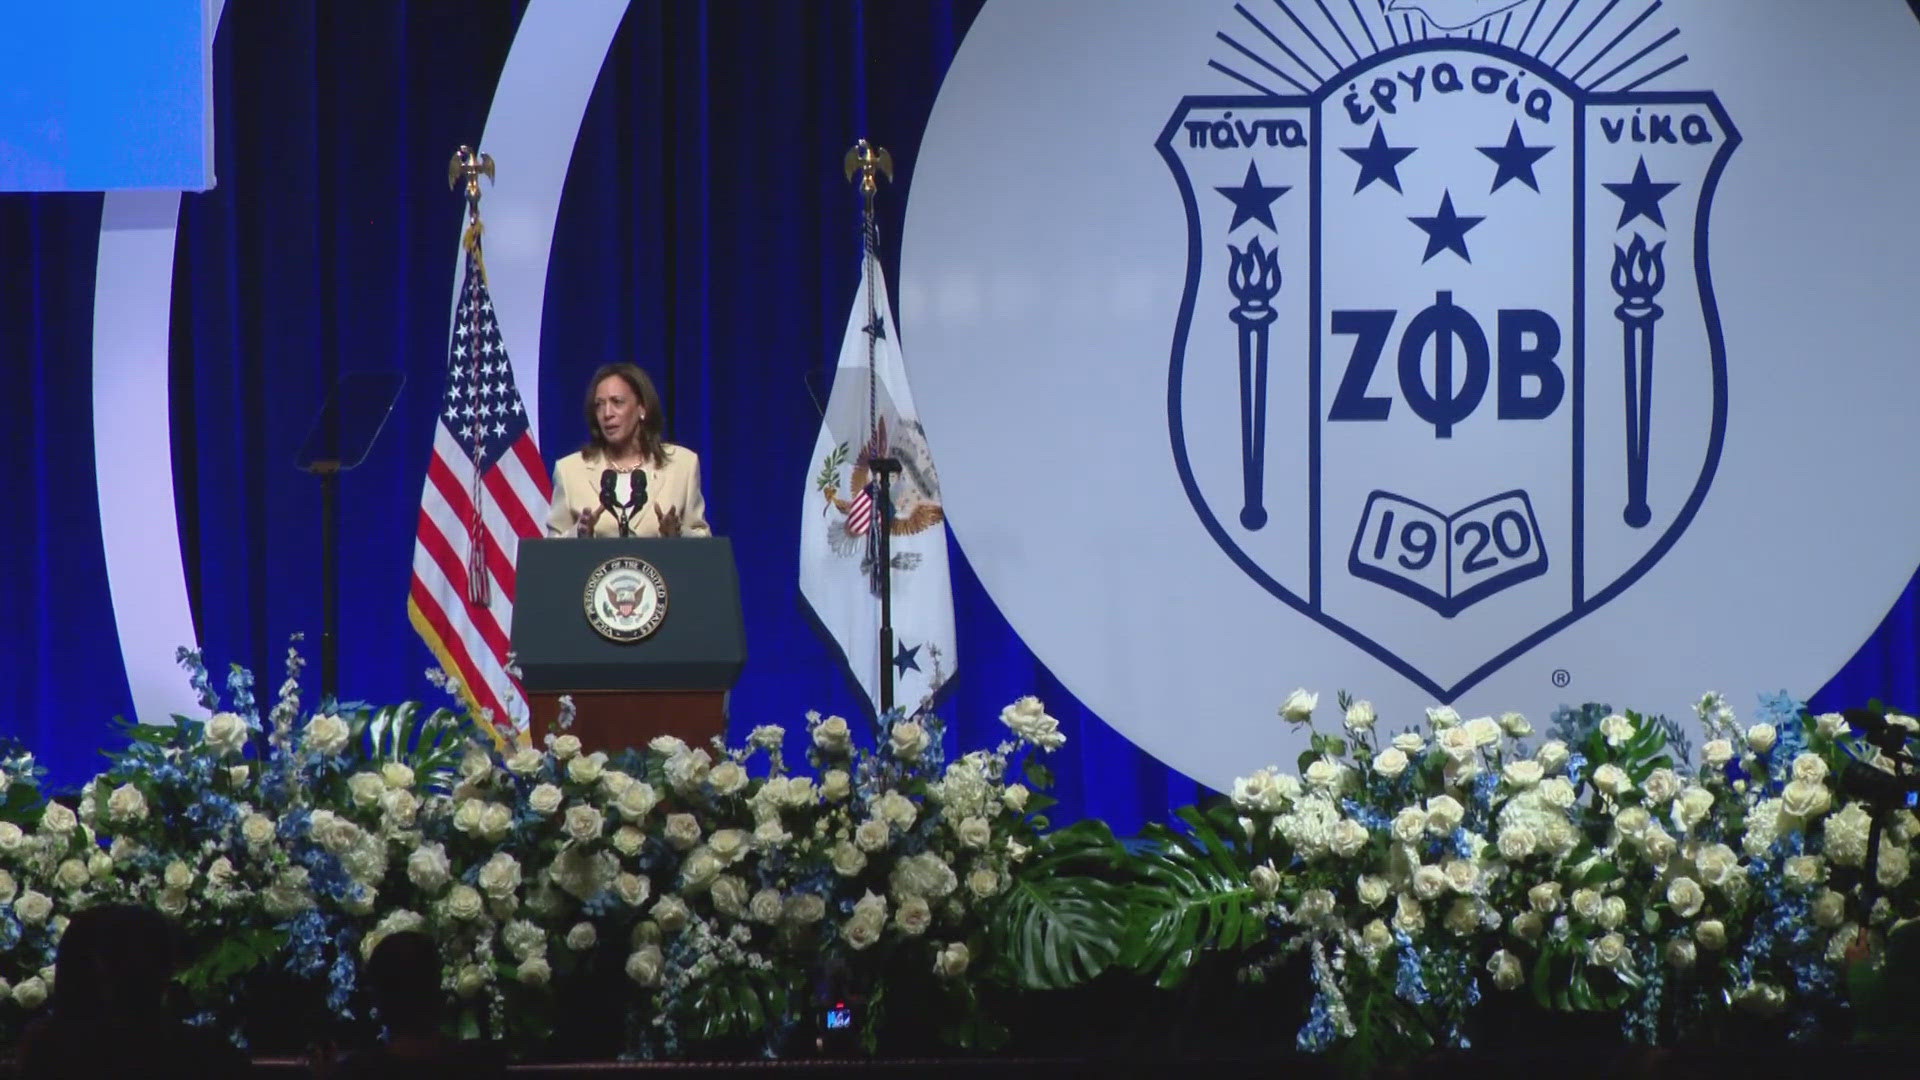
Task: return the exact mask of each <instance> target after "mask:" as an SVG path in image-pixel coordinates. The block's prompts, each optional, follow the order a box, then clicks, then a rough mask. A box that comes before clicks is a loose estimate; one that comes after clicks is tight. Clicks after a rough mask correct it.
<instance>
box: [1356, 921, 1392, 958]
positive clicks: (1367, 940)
mask: <svg viewBox="0 0 1920 1080" xmlns="http://www.w3.org/2000/svg"><path fill="white" fill-rule="evenodd" d="M1392 944H1393V931H1392V930H1389V929H1387V924H1386V923H1383V922H1381V921H1380V920H1379V919H1374V920H1373V921H1371V922H1369V923H1367V925H1366V926H1365V927H1363V928H1361V930H1360V946H1361V948H1363V949H1366V950H1369V951H1371V952H1376V953H1377V952H1380V951H1381V950H1383V949H1385V948H1386V947H1387V946H1389V945H1392Z"/></svg>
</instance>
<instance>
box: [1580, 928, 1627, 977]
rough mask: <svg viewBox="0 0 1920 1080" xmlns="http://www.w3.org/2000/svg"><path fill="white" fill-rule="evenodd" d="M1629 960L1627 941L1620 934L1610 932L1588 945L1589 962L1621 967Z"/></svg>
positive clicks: (1603, 965) (1602, 965)
mask: <svg viewBox="0 0 1920 1080" xmlns="http://www.w3.org/2000/svg"><path fill="white" fill-rule="evenodd" d="M1626 961H1627V941H1626V939H1625V938H1623V937H1621V936H1620V935H1619V934H1608V935H1606V936H1605V937H1603V938H1601V939H1599V940H1598V941H1595V942H1593V943H1592V944H1590V945H1588V946H1587V962H1588V963H1590V964H1598V965H1599V966H1601V967H1608V968H1616V969H1617V968H1620V967H1623V966H1625V964H1626Z"/></svg>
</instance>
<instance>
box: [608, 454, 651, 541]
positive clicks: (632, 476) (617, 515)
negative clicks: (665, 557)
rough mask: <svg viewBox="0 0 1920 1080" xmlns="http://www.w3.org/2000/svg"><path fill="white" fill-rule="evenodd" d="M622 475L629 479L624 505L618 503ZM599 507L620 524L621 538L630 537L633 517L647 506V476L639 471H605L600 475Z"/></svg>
mask: <svg viewBox="0 0 1920 1080" xmlns="http://www.w3.org/2000/svg"><path fill="white" fill-rule="evenodd" d="M622 475H625V476H627V477H628V478H629V480H628V487H627V499H626V502H625V503H624V504H623V503H622V502H621V501H620V493H619V486H620V477H621V476H622ZM600 505H601V506H602V507H604V508H606V510H607V512H609V513H611V514H612V515H613V517H614V520H615V521H617V522H619V523H620V535H621V536H632V535H633V525H632V522H633V515H635V514H637V513H639V512H640V508H641V507H643V506H645V505H647V474H646V473H645V472H643V471H641V470H639V469H635V470H633V471H632V472H629V473H624V474H623V473H621V471H620V470H618V469H607V470H605V471H604V472H602V473H601V474H600Z"/></svg>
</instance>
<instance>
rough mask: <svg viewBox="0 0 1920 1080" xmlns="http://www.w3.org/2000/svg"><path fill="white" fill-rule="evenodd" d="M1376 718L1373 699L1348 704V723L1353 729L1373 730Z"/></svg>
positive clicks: (1349, 727)
mask: <svg viewBox="0 0 1920 1080" xmlns="http://www.w3.org/2000/svg"><path fill="white" fill-rule="evenodd" d="M1375 719H1376V717H1375V715H1374V711H1373V702H1371V701H1356V702H1354V703H1353V704H1351V705H1349V706H1347V716H1346V723H1347V727H1348V729H1350V730H1352V731H1369V730H1372V728H1373V723H1374V720H1375Z"/></svg>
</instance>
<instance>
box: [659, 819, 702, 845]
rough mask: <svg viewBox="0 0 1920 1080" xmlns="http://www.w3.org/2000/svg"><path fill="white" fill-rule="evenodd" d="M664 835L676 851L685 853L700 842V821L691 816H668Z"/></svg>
mask: <svg viewBox="0 0 1920 1080" xmlns="http://www.w3.org/2000/svg"><path fill="white" fill-rule="evenodd" d="M665 835H666V838H667V843H668V844H671V845H672V846H673V848H674V849H675V850H676V851H685V850H687V849H688V848H691V847H692V846H693V845H695V844H697V843H699V842H700V821H699V819H698V818H695V817H694V816H693V815H692V814H668V815H667V826H666V831H665Z"/></svg>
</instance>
